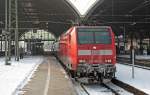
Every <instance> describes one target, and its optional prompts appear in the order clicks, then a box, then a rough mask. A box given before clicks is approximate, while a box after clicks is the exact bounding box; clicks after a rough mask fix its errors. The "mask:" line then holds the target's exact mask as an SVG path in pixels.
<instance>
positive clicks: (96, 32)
mask: <svg viewBox="0 0 150 95" xmlns="http://www.w3.org/2000/svg"><path fill="white" fill-rule="evenodd" d="M59 57H60V59H61V61H62V62H63V63H64V64H65V65H66V67H67V68H68V69H69V70H70V72H71V73H72V75H75V76H76V77H80V78H81V77H88V78H91V77H93V78H96V79H102V78H104V79H111V78H113V77H114V75H115V71H116V67H115V64H116V50H115V38H114V33H113V32H112V29H111V27H109V26H74V27H72V28H70V29H69V30H68V31H67V32H66V33H64V34H63V35H61V37H60V40H59Z"/></svg>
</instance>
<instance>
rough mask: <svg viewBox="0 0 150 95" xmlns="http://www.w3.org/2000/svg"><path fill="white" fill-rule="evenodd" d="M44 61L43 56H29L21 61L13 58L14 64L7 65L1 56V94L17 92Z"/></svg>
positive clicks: (10, 94)
mask: <svg viewBox="0 0 150 95" xmlns="http://www.w3.org/2000/svg"><path fill="white" fill-rule="evenodd" d="M42 61H43V57H41V56H34V57H33V56H28V57H25V58H24V59H22V60H20V61H19V62H17V61H14V58H13V59H12V61H11V63H12V65H11V66H6V65H4V62H5V59H4V58H0V95H14V94H16V92H17V91H18V90H19V88H20V87H22V86H23V85H24V84H25V83H26V82H27V80H29V79H28V77H31V75H32V73H33V72H34V71H35V69H36V68H37V67H38V65H39V64H40V63H41V62H42Z"/></svg>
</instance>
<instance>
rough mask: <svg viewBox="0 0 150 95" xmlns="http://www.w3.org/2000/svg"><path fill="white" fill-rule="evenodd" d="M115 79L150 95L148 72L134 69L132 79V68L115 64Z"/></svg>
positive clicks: (149, 73) (149, 71)
mask: <svg viewBox="0 0 150 95" xmlns="http://www.w3.org/2000/svg"><path fill="white" fill-rule="evenodd" d="M116 77H117V79H118V80H121V81H122V82H124V83H127V84H129V85H131V86H133V87H135V88H137V89H140V90H141V91H144V92H146V93H148V94H150V70H146V69H141V68H137V67H135V78H134V79H133V78H132V67H131V66H127V65H122V64H117V72H116Z"/></svg>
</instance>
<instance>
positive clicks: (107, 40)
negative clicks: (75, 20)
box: [78, 28, 111, 44]
mask: <svg viewBox="0 0 150 95" xmlns="http://www.w3.org/2000/svg"><path fill="white" fill-rule="evenodd" d="M78 43H79V44H111V36H110V33H109V31H108V29H99V28H96V29H94V28H93V29H90V28H86V29H84V28H83V29H78Z"/></svg>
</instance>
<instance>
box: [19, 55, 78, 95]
mask: <svg viewBox="0 0 150 95" xmlns="http://www.w3.org/2000/svg"><path fill="white" fill-rule="evenodd" d="M21 91H22V92H23V94H22V95H76V92H75V90H74V88H73V84H72V83H71V81H70V79H69V78H68V76H67V74H66V73H65V71H64V69H63V67H62V66H61V65H60V64H59V62H58V61H57V60H56V58H55V57H46V58H45V59H44V61H43V63H42V64H40V65H39V67H38V69H37V71H36V72H35V74H34V75H33V77H32V79H31V81H30V82H29V83H28V84H27V85H26V86H25V87H24V88H23V89H22V90H21Z"/></svg>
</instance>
